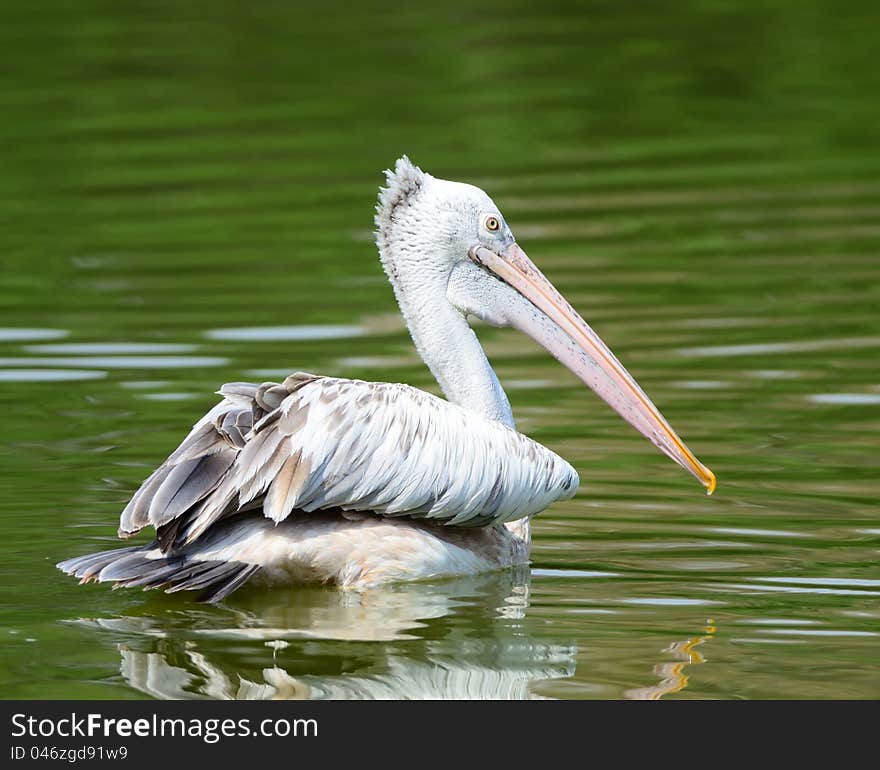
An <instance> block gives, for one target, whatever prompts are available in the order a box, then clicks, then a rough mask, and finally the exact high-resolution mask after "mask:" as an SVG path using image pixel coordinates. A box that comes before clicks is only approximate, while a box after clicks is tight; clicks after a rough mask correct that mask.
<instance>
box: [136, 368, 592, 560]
mask: <svg viewBox="0 0 880 770" xmlns="http://www.w3.org/2000/svg"><path fill="white" fill-rule="evenodd" d="M219 393H220V395H222V396H223V397H224V398H223V401H221V402H220V403H219V404H218V405H217V406H215V407H214V408H213V409H211V410H210V411H209V412H208V413H207V414H206V415H205V416H204V417H203V418H202V419H201V420H200V421H199V422H198V423H196V425H195V426H194V427H193V429H192V431H191V432H190V434H189V435H188V436H187V437H186V438H185V439H184V441H183V442H182V443H181V445H180V446H179V447H178V448H177V449H176V450H175V451H174V453H173V454H172V455H171V456H170V457H169V458H168V459H167V460H166V461H165V462H164V463H163V464H162V465H161V466H160V467H159V468H158V469H157V470H156V471H155V472H154V473H153V474H152V475H151V476H150V477H149V478H148V479H147V480H146V481H145V482H144V483H143V484H142V486H141V487H140V489H139V490H138V491H137V492H136V493H135V495H134V496H133V497H132V499H131V501H130V502H129V504H128V506H127V507H126V508H125V510H124V511H123V513H122V517H121V521H120V528H119V534H120V536H122V537H126V536H128V535H131V534H133V533H135V532H137V531H139V530H141V529H142V528H144V527H146V526H148V525H152V526H154V527H155V528H156V529H157V533H158V540H159V543H160V545H161V546H162V548H163V550H168V549H170V548H172V547H173V546H174V545H175V544H183V543H187V542H191V541H192V540H194V539H196V538H197V537H199V535H201V534H202V533H203V532H204V531H205V530H206V529H208V528H209V527H210V526H211V524H213V523H214V522H215V521H217V520H218V519H220V518H222V517H224V516H227V515H231V514H234V513H236V512H238V511H243V510H251V509H254V508H258V507H261V508H262V510H263V513H264V514H265V515H266V516H267V517H269V518H270V519H273V520H275V521H282V520H284V519H285V518H287V517H288V516H307V515H309V514H310V513H312V512H315V511H322V510H341V511H367V512H371V513H374V514H376V515H382V516H410V517H414V518H425V519H431V520H434V521H436V522H437V523H442V524H446V525H452V526H488V525H492V524H496V523H500V522H506V521H513V520H515V519H518V518H522V517H523V516H528V515H532V514H535V513H537V512H539V511H541V510H543V509H544V508H545V507H547V505H549V504H550V503H552V502H553V501H555V500H558V499H560V498H565V497H571V496H572V495H573V494H574V492H575V491H576V489H577V484H578V478H577V474H576V473H575V471H574V469H573V468H572V467H571V466H570V465H569V464H568V463H567V462H565V461H564V460H563V459H562V458H560V457H559V456H558V455H556V454H555V453H553V452H551V451H550V450H549V449H546V448H545V447H543V446H541V445H540V444H537V443H536V442H534V441H532V440H531V439H529V438H527V437H526V436H523V435H522V434H520V433H517V432H516V431H514V430H511V429H510V428H507V427H506V426H504V425H502V424H500V423H495V422H492V421H489V420H485V419H483V418H481V417H480V416H478V415H475V414H473V413H471V412H468V411H466V410H464V409H462V408H461V407H458V406H456V405H454V404H450V403H449V402H447V401H444V400H443V399H440V398H437V397H436V396H433V395H431V394H429V393H425V392H423V391H420V390H417V389H415V388H412V387H410V386H407V385H398V384H389V383H373V382H362V381H360V380H346V379H337V378H330V377H321V376H316V375H312V374H305V373H301V372H300V373H297V374H293V375H291V376H290V377H288V378H287V379H286V380H285V381H284V382H283V383H280V384H279V383H271V382H267V383H263V384H262V385H256V384H251V383H230V384H227V385H224V386H223V387H222V388H221V389H220V391H219Z"/></svg>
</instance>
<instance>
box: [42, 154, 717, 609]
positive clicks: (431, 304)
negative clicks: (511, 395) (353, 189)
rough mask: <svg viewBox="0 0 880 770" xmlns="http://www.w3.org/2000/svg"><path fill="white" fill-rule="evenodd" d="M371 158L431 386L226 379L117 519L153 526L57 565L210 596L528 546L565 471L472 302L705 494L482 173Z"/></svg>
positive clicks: (382, 234) (456, 568) (453, 565)
mask: <svg viewBox="0 0 880 770" xmlns="http://www.w3.org/2000/svg"><path fill="white" fill-rule="evenodd" d="M385 175H386V186H385V187H384V188H381V189H380V192H379V202H378V205H377V206H376V216H375V225H376V244H377V246H378V249H379V256H380V258H381V262H382V266H383V268H384V270H385V273H386V274H387V276H388V279H389V280H390V282H391V285H392V287H393V289H394V295H395V297H396V299H397V302H398V304H399V306H400V311H401V313H402V314H403V317H404V319H405V321H406V324H407V327H408V328H409V331H410V334H411V336H412V339H413V342H414V343H415V346H416V349H417V350H418V352H419V354H420V355H421V357H422V359H423V360H424V362H425V363H426V364H427V366H428V368H429V369H430V370H431V373H432V374H433V376H434V377H435V378H436V380H437V382H438V384H439V386H440V388H441V390H442V391H443V393H444V395H445V396H446V399H445V400H444V399H441V398H439V397H437V396H434V395H432V394H429V393H426V392H424V391H421V390H418V389H416V388H413V387H410V386H409V385H402V384H396V383H384V382H363V381H361V380H350V379H342V378H338V377H330V376H325V375H317V374H308V373H305V372H297V373H294V374H291V375H290V376H289V377H288V378H287V379H286V380H284V382H282V383H274V382H265V383H262V384H253V383H242V382H234V383H227V384H226V385H223V386H222V387H221V388H220V390H219V391H218V394H219V395H220V396H221V397H222V400H221V401H220V403H218V404H217V405H216V406H215V407H213V408H212V409H211V410H210V411H209V412H208V413H207V414H206V415H205V416H204V417H203V418H202V419H201V420H199V421H198V422H197V423H196V424H195V426H194V427H193V428H192V430H191V431H190V433H189V435H187V437H186V438H185V439H184V440H183V442H182V443H181V444H180V446H179V447H177V449H176V450H175V451H174V452H172V453H171V455H170V456H169V457H168V459H167V460H165V462H164V463H162V465H160V466H159V468H158V469H157V470H156V471H154V472H153V474H152V475H151V476H149V477H148V478H147V479H146V481H144V482H143V484H142V485H141V487H140V488H139V489H138V490H137V491H136V492H135V494H134V496H133V497H132V498H131V500H130V502H129V503H128V505H127V506H126V507H125V509H124V510H123V511H122V514H121V517H120V525H119V536H120V537H121V538H126V537H130V536H131V535H134V534H135V533H137V532H139V531H140V530H142V529H144V528H146V527H153V528H154V529H155V532H156V534H155V539H154V540H153V541H152V542H150V543H149V544H147V545H137V546H132V547H128V548H120V549H115V550H111V551H103V552H100V553H94V554H89V555H86V556H81V557H79V558H73V559H69V560H67V561H64V562H61V563H60V564H59V565H58V567H59V568H60V569H61V570H63V571H64V572H66V573H68V574H71V575H73V576H75V577H77V578H79V579H80V581H81V582H90V581H97V582H111V583H113V584H114V585H115V586H140V587H142V588H144V589H148V588H164V589H165V590H166V591H168V592H173V591H181V590H195V591H200V592H201V596H200V598H201V600H203V601H211V602H217V601H220V600H222V599H224V598H225V597H227V596H229V594H231V593H232V592H233V591H235V590H236V589H237V588H239V587H240V586H242V585H243V584H244V583H246V582H248V581H252V582H257V581H262V582H264V583H268V584H279V583H282V584H283V583H286V584H295V583H307V582H317V583H326V584H332V585H336V586H339V587H340V588H343V589H355V590H362V589H365V588H369V587H372V586H376V585H380V584H385V583H391V582H395V581H406V580H424V579H430V578H439V577H451V576H455V575H467V574H476V573H479V572H485V571H488V570H494V569H502V568H506V567H510V566H513V565H517V564H523V563H527V562H528V557H529V544H530V539H531V527H530V523H531V519H532V517H533V516H534V515H535V514H537V513H540V512H541V511H542V510H544V509H545V508H546V507H547V506H548V505H550V504H551V503H553V502H555V501H557V500H564V499H567V498H571V497H572V496H573V495H574V494H575V492H576V491H577V488H578V483H579V479H578V475H577V473H576V472H575V470H574V468H572V467H571V465H569V464H568V463H567V462H566V461H565V460H564V459H563V458H561V457H560V456H559V455H557V454H556V453H554V452H552V451H551V450H550V449H548V448H546V447H544V446H541V445H540V444H538V443H537V442H535V441H533V440H532V439H530V438H529V437H527V436H525V435H523V434H521V433H518V432H517V431H516V429H515V427H514V421H513V414H512V413H511V408H510V403H509V401H508V399H507V396H506V394H505V393H504V390H503V389H502V388H501V384H500V383H499V381H498V377H497V376H496V375H495V372H494V371H493V370H492V368H491V366H490V365H489V361H488V360H487V358H486V355H485V353H484V352H483V349H482V347H481V346H480V343H479V341H478V340H477V336H476V334H475V333H474V332H473V330H472V329H471V327H470V325H469V319H471V318H477V319H480V320H481V321H483V322H485V323H487V324H489V325H491V326H498V327H512V328H514V329H517V330H519V331H521V332H523V333H525V334H526V335H528V336H529V337H531V338H532V339H534V340H535V341H536V342H538V343H539V344H540V345H542V346H543V347H544V348H546V349H547V351H549V352H550V353H551V354H552V355H553V356H554V357H555V358H556V359H557V360H558V361H560V363H562V364H563V365H565V366H566V367H567V368H568V369H570V370H571V371H572V372H573V373H574V374H575V375H576V376H577V377H578V378H579V379H580V380H581V381H582V382H584V383H585V384H586V385H588V386H589V387H590V388H592V389H593V390H594V391H595V392H596V393H597V394H598V395H599V396H600V397H601V398H602V399H604V400H605V401H606V402H607V403H608V404H609V405H610V406H611V407H612V408H613V409H614V410H616V411H617V412H618V413H619V414H620V415H621V417H623V419H624V420H626V421H627V422H629V423H630V425H632V426H633V427H634V428H635V429H636V430H638V431H639V432H640V433H641V434H642V435H643V436H645V438H647V439H648V440H649V441H651V442H652V443H653V444H654V445H655V446H657V447H658V448H659V449H660V451H662V452H663V453H665V454H666V455H668V456H669V457H670V458H671V459H672V460H674V461H675V462H676V463H678V464H679V465H680V466H681V467H682V468H684V469H685V470H687V471H689V472H690V473H692V474H693V475H694V476H696V478H697V479H698V480H699V481H700V482H701V483H702V484H703V486H704V487H705V488H706V490H707V491H708V493H709V494H711V493H712V491H713V490H714V488H715V476H714V474H713V473H712V471H710V470H709V469H708V468H707V467H706V466H704V465H703V464H701V463H700V462H699V461H698V460H697V458H696V457H695V456H694V455H693V453H692V452H691V451H690V450H689V449H688V448H687V446H686V445H685V443H684V442H683V441H682V440H681V439H680V438H679V437H678V436H677V435H676V433H675V431H673V429H672V428H671V427H670V425H669V423H667V422H666V420H665V419H664V418H663V416H662V415H661V414H660V411H659V410H658V409H657V407H656V406H654V404H653V403H652V402H651V400H650V399H649V398H648V396H647V395H645V393H644V391H643V390H642V389H641V388H640V387H639V385H638V384H637V383H636V381H635V380H634V379H633V378H632V376H630V374H629V373H628V372H627V371H626V369H625V368H624V367H623V365H622V364H621V363H620V362H619V361H618V360H617V358H616V357H615V356H614V354H613V353H612V352H611V351H610V350H609V349H608V347H607V346H606V345H605V343H604V342H602V340H601V339H600V338H599V336H598V335H597V334H596V333H595V332H594V331H593V330H592V329H591V328H590V326H589V325H587V323H586V321H584V320H583V319H582V318H581V317H580V316H579V315H578V314H577V313H576V312H575V310H574V309H573V308H572V307H571V305H569V303H568V302H567V301H566V300H565V299H564V298H563V296H562V295H561V294H560V293H559V292H558V291H557V290H556V289H555V288H554V287H553V285H552V284H551V283H550V281H548V280H547V278H545V277H544V275H543V274H542V273H541V271H540V270H539V269H538V268H537V267H536V266H535V264H534V263H533V262H532V261H531V260H530V259H529V258H528V257H527V256H526V253H525V252H524V251H523V250H522V249H521V248H520V246H519V245H518V244H517V242H516V240H515V239H514V236H513V233H512V232H511V230H510V228H509V227H508V225H507V223H506V221H505V219H504V217H503V216H502V214H501V212H500V211H499V209H498V207H497V206H496V205H495V204H494V203H493V202H492V199H491V198H490V197H489V196H488V195H487V194H486V193H485V192H484V191H483V190H481V189H479V188H477V187H474V186H472V185H469V184H464V183H460V182H452V181H447V180H443V179H437V178H435V177H433V176H431V175H430V174H428V173H426V172H424V171H422V170H421V169H420V168H418V167H417V166H415V165H413V164H412V163H411V162H410V161H409V159H408V158H406V156H404V157H402V158H400V159H399V160H398V161H397V162H396V164H395V167H394V169H393V170H389V171H386V172H385Z"/></svg>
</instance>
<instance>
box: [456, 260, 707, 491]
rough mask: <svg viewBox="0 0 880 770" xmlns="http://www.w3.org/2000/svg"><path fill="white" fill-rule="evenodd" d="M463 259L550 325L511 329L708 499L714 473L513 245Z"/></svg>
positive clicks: (535, 321) (524, 323)
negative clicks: (512, 291)
mask: <svg viewBox="0 0 880 770" xmlns="http://www.w3.org/2000/svg"><path fill="white" fill-rule="evenodd" d="M469 256H470V258H471V259H472V260H473V261H474V262H476V263H477V264H479V265H482V266H483V267H485V268H486V269H488V270H490V271H491V272H493V273H494V274H495V275H496V276H498V277H499V278H500V279H501V280H503V281H504V282H505V283H507V284H508V285H509V286H511V287H512V288H514V289H515V290H516V291H517V292H519V293H520V294H521V295H522V296H523V297H525V298H526V299H527V300H528V301H529V302H531V303H532V305H534V306H535V307H536V308H537V309H538V310H540V311H541V314H543V316H545V317H546V318H547V319H549V320H550V321H552V324H549V325H548V324H547V323H546V321H544V322H542V321H541V319H539V318H535V317H534V316H532V317H531V318H528V319H527V318H518V319H516V318H512V319H511V323H512V324H513V325H514V326H516V327H517V328H520V330H521V331H523V332H524V333H526V334H528V335H529V336H530V337H532V338H533V339H534V340H535V341H536V342H538V343H539V344H540V345H543V346H544V347H545V348H547V350H549V351H550V352H551V353H552V354H553V355H554V356H555V357H556V358H557V359H558V360H559V361H560V362H561V363H562V364H564V365H565V366H566V367H568V368H569V369H570V370H571V371H572V372H573V373H574V374H575V375H577V376H578V378H580V379H581V380H582V381H583V382H584V384H586V385H589V386H590V387H591V388H592V389H593V390H594V391H595V392H596V393H597V394H598V395H599V396H601V397H602V399H604V400H605V402H606V403H607V404H608V405H609V406H610V407H611V408H612V409H614V411H616V412H617V413H618V414H619V415H620V416H621V417H623V419H624V420H626V421H627V422H628V423H629V424H630V425H632V426H633V427H634V428H635V429H636V430H637V431H638V432H639V433H641V434H642V435H643V436H644V437H645V438H646V439H648V440H649V441H650V442H651V443H652V444H654V445H655V446H656V447H657V448H658V449H660V451H661V452H663V453H664V454H665V455H667V456H668V457H671V458H672V459H673V460H675V462H677V463H678V464H679V465H680V466H681V467H682V468H684V469H685V470H687V471H689V472H690V473H692V474H693V475H694V476H696V477H697V479H699V481H700V483H701V484H702V485H703V486H704V487H705V488H706V492H707V493H708V494H710V495H711V494H712V492H714V491H715V474H714V473H712V471H710V470H709V469H708V468H707V467H706V466H705V465H703V464H702V463H701V462H700V461H699V460H697V458H696V457H694V455H693V453H692V452H691V450H690V449H688V448H687V446H686V445H685V443H684V442H683V441H682V440H681V439H680V438H679V437H678V436H677V435H676V433H675V431H674V430H672V428H671V426H670V425H669V423H668V422H666V420H665V419H664V418H663V415H662V414H660V410H658V409H657V407H656V406H654V404H653V403H652V402H651V399H650V398H648V396H647V395H646V394H645V392H644V391H643V390H642V389H641V388H640V387H639V385H638V383H637V382H636V381H635V380H634V379H633V378H632V376H631V375H630V373H629V372H627V370H626V369H624V368H623V365H622V364H621V363H620V361H618V360H617V358H616V357H615V355H614V354H613V353H612V352H611V351H610V350H609V349H608V346H607V345H606V344H605V343H604V342H602V340H601V339H600V338H599V335H598V334H596V332H594V331H593V330H592V329H591V328H590V326H589V325H588V324H587V322H586V321H584V319H583V318H581V317H580V316H579V315H578V314H577V312H576V311H575V310H574V308H573V307H572V306H571V305H569V304H568V302H567V301H566V300H565V298H564V297H563V296H562V295H561V294H560V293H559V292H558V291H557V290H556V289H555V288H554V286H553V284H552V283H550V281H548V280H547V279H546V278H545V277H544V275H543V274H542V273H541V271H540V270H539V269H538V268H537V267H536V266H535V264H534V263H533V262H532V261H531V260H530V259H529V258H528V256H527V255H526V253H525V252H524V251H523V250H522V249H521V248H520V247H519V246H518V245H517V244H515V243H514V244H512V245H511V246H509V247H508V248H507V249H505V250H504V253H503V254H498V253H496V252H494V251H492V250H491V249H488V248H486V247H484V246H474V247H473V248H472V249H471V250H470V253H469ZM560 332H562V333H564V336H563V335H562V334H560ZM572 343H573V344H572Z"/></svg>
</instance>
